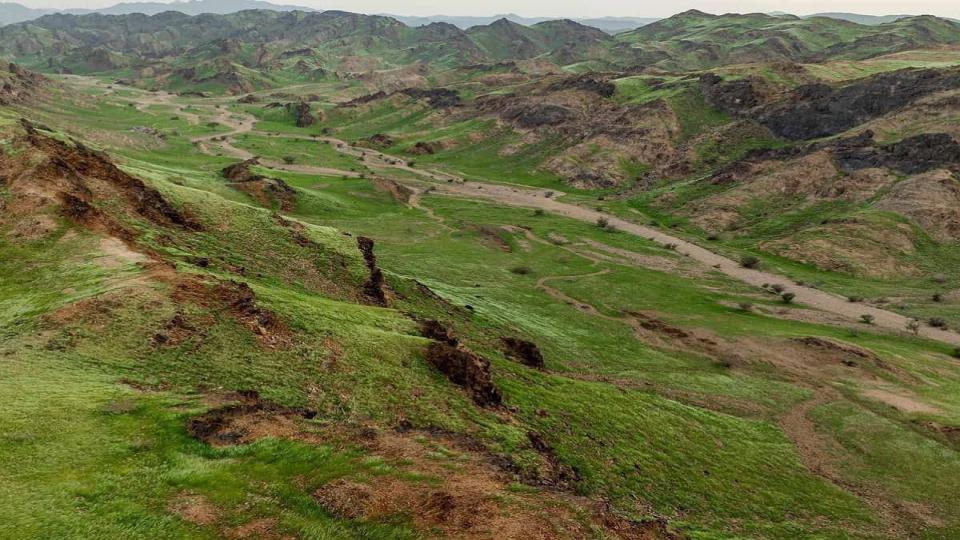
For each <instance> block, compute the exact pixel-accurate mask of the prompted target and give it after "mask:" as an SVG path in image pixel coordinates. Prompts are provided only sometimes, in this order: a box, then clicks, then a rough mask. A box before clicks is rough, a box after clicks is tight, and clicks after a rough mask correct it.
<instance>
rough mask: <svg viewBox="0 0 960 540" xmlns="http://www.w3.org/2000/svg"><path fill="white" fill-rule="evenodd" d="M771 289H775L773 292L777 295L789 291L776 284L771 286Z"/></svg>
mask: <svg viewBox="0 0 960 540" xmlns="http://www.w3.org/2000/svg"><path fill="white" fill-rule="evenodd" d="M770 288H771V289H773V292H775V293H777V294H780V293H782V292H783V291H785V290H787V288H786V287H784V286H783V285H781V284H779V283H774V284H773V285H771V286H770Z"/></svg>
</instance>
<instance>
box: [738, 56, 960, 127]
mask: <svg viewBox="0 0 960 540" xmlns="http://www.w3.org/2000/svg"><path fill="white" fill-rule="evenodd" d="M958 88H960V70H957V69H948V70H938V69H904V70H900V71H894V72H892V73H883V74H880V75H876V76H873V77H870V78H868V79H865V80H862V81H859V82H855V83H853V84H849V85H847V86H843V87H840V88H834V87H831V86H827V85H825V84H813V85H804V86H800V87H798V88H796V89H795V90H794V91H793V93H792V94H791V96H790V97H789V98H788V99H787V100H786V101H784V102H781V103H776V104H773V105H771V106H770V107H767V108H765V109H764V110H762V111H760V113H759V114H758V115H757V119H758V120H759V121H760V122H761V123H762V124H763V125H765V126H767V127H768V128H769V129H770V130H771V131H772V132H773V133H775V134H776V135H779V136H780V137H784V138H786V139H791V140H803V139H815V138H818V137H826V136H829V135H834V134H837V133H841V132H843V131H846V130H848V129H850V128H852V127H855V126H857V125H860V124H862V123H864V122H866V121H868V120H871V119H874V118H878V117H880V116H883V115H885V114H888V113H890V112H892V111H894V110H897V109H899V108H901V107H904V106H907V105H910V104H911V103H913V102H915V101H917V100H918V99H920V98H923V97H925V96H928V95H930V94H933V93H935V92H942V91H945V90H953V89H958ZM732 112H737V111H732Z"/></svg>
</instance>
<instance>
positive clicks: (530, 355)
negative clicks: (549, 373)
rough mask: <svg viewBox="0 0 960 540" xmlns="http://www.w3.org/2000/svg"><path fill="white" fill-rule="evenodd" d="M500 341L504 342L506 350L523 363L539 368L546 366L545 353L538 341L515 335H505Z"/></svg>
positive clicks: (509, 354)
mask: <svg viewBox="0 0 960 540" xmlns="http://www.w3.org/2000/svg"><path fill="white" fill-rule="evenodd" d="M500 341H501V342H502V343H503V350H504V352H505V353H506V354H507V355H508V356H510V357H512V358H515V359H516V360H518V361H519V362H520V363H521V364H523V365H525V366H528V367H532V368H537V369H543V368H544V366H545V363H544V360H543V354H541V353H540V348H539V347H537V344H536V343H532V342H530V341H526V340H523V339H519V338H515V337H503V338H500Z"/></svg>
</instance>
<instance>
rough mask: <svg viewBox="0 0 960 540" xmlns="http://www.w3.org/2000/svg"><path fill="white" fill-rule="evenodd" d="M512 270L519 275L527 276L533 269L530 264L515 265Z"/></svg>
mask: <svg viewBox="0 0 960 540" xmlns="http://www.w3.org/2000/svg"><path fill="white" fill-rule="evenodd" d="M510 272H512V273H514V274H517V275H518V276H526V275H530V274H532V273H533V270H531V269H530V267H529V266H515V267H513V268H511V269H510Z"/></svg>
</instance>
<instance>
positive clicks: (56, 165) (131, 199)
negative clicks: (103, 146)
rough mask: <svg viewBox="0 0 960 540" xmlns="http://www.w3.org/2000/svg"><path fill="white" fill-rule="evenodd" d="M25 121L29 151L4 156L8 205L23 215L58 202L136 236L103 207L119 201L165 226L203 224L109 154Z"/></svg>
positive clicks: (103, 228)
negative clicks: (61, 138) (54, 135)
mask: <svg viewBox="0 0 960 540" xmlns="http://www.w3.org/2000/svg"><path fill="white" fill-rule="evenodd" d="M22 125H23V127H24V130H25V131H26V135H25V136H24V137H22V138H21V139H18V140H17V141H16V144H19V145H21V146H23V147H24V151H23V152H24V153H21V154H19V155H18V156H17V158H16V159H13V158H12V157H10V156H7V155H5V156H0V170H2V171H3V177H4V182H5V183H6V184H7V186H8V187H9V188H10V191H11V192H12V194H13V195H14V202H13V203H12V204H11V205H10V208H9V210H10V211H11V212H12V213H14V214H15V215H16V216H17V217H18V218H19V217H23V218H26V219H35V216H36V215H38V214H42V213H43V212H44V211H45V209H47V208H50V207H58V208H59V209H60V212H61V214H63V215H64V216H66V217H68V218H70V219H72V220H74V221H75V222H78V223H80V224H82V225H84V226H85V227H87V228H89V229H91V230H94V231H96V232H102V233H106V234H108V235H110V236H115V237H118V238H121V239H123V240H124V241H131V240H132V238H133V236H134V234H133V233H132V232H131V231H129V230H128V229H127V227H126V226H125V225H123V224H122V222H121V220H120V219H118V217H117V216H116V215H115V214H112V213H107V212H104V211H103V210H101V209H100V207H99V205H102V204H105V203H108V202H110V201H119V202H120V203H121V205H122V206H121V207H120V209H119V210H118V211H119V212H128V213H129V215H130V216H131V217H134V216H135V217H138V218H141V219H147V220H149V221H151V222H153V223H156V224H158V225H161V226H164V227H177V228H181V229H185V230H200V229H201V228H202V227H201V225H200V224H199V223H198V222H197V221H195V220H194V219H193V218H192V217H190V216H189V215H188V214H187V213H186V212H184V211H181V210H179V209H177V208H175V207H174V206H173V205H171V204H170V203H169V202H168V201H167V200H166V199H165V198H164V197H163V195H161V194H160V192H159V191H157V190H155V189H153V188H151V187H148V186H147V185H146V184H144V183H143V182H142V181H141V180H139V179H137V178H134V177H132V176H130V175H129V174H127V173H125V172H123V171H121V170H120V169H119V168H117V166H116V165H114V164H113V162H112V161H111V160H110V158H109V157H107V155H106V154H104V153H102V152H97V151H94V150H91V149H89V148H87V147H86V146H84V145H82V144H80V143H77V142H74V143H73V144H67V143H65V142H62V141H59V140H57V139H53V138H51V137H47V136H45V135H43V134H41V133H40V132H39V130H38V128H37V127H36V126H35V125H34V124H32V123H30V122H29V121H26V120H23V121H22Z"/></svg>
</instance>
